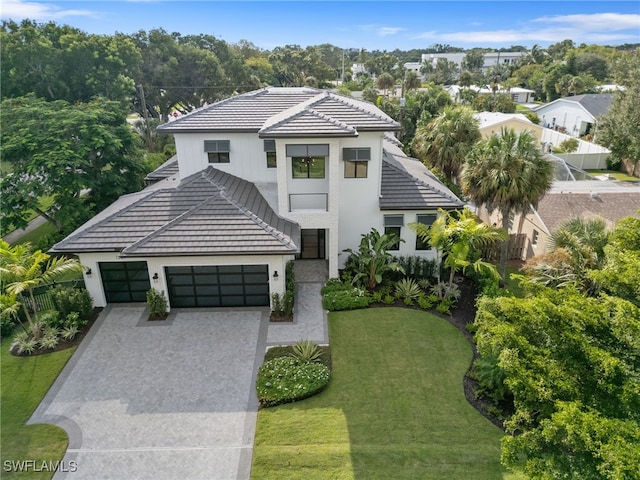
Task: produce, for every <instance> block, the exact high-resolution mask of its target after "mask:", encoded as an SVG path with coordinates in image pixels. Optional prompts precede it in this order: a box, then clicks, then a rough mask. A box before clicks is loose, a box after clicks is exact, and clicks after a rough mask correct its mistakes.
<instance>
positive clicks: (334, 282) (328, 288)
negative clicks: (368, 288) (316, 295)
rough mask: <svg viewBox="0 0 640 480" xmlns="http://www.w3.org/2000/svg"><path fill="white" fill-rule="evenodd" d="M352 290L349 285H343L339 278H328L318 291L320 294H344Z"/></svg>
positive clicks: (351, 286)
mask: <svg viewBox="0 0 640 480" xmlns="http://www.w3.org/2000/svg"><path fill="white" fill-rule="evenodd" d="M351 289H353V285H351V284H350V283H343V282H342V281H341V280H340V279H339V278H330V279H329V280H327V283H325V284H324V286H323V287H322V288H321V289H320V293H321V294H322V295H324V294H325V293H332V292H344V291H347V290H351Z"/></svg>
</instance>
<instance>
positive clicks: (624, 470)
mask: <svg viewBox="0 0 640 480" xmlns="http://www.w3.org/2000/svg"><path fill="white" fill-rule="evenodd" d="M527 288H528V289H529V292H528V295H527V296H526V297H525V298H515V297H499V298H489V297H484V298H482V299H480V300H479V301H478V313H477V316H476V321H475V324H476V327H477V332H476V336H475V338H476V343H477V347H478V352H479V354H480V356H481V358H482V359H484V360H485V361H487V362H494V363H495V364H496V366H497V367H498V368H499V369H500V370H501V371H502V373H503V375H504V385H505V386H506V387H507V388H508V390H509V391H510V393H511V394H512V395H513V403H514V409H515V411H514V413H513V415H511V416H510V417H509V418H508V419H507V420H506V421H505V423H504V425H505V429H506V436H505V437H504V438H503V441H502V462H503V463H504V464H505V465H506V466H507V467H511V468H518V469H522V470H523V471H524V473H525V474H526V475H527V476H528V477H530V478H580V479H612V480H613V479H621V478H638V476H639V475H640V449H639V448H638V445H640V381H639V380H640V363H638V358H640V340H639V339H640V309H639V308H637V307H635V306H634V305H632V304H631V303H629V302H627V301H625V300H622V299H620V298H616V297H607V296H603V297H600V298H588V297H585V296H584V295H582V294H580V293H578V292H576V291H575V290H572V289H561V290H553V289H549V288H545V287H540V286H537V287H533V286H531V285H529V286H528V287H527Z"/></svg>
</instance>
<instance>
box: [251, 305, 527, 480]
mask: <svg viewBox="0 0 640 480" xmlns="http://www.w3.org/2000/svg"><path fill="white" fill-rule="evenodd" d="M329 331H330V339H331V357H332V365H333V371H332V379H331V381H330V384H329V387H328V388H327V389H326V390H325V391H324V392H322V393H321V394H319V395H317V396H315V397H312V398H309V399H307V400H304V401H302V402H298V403H293V404H288V405H282V406H279V407H275V408H270V409H263V410H260V412H259V414H258V422H257V431H256V441H255V447H254V454H253V468H252V475H251V478H252V479H253V480H258V479H274V480H275V479H278V480H282V479H305V480H313V479H356V480H358V479H362V480H369V479H378V478H379V479H394V480H400V479H411V480H414V479H421V480H428V479H438V480H440V479H445V478H446V479H447V480H455V479H464V480H467V479H470V478H477V479H483V480H488V479H506V478H515V477H514V476H512V475H510V474H508V473H506V472H505V470H504V469H503V468H502V467H501V465H500V438H501V437H502V432H501V431H500V430H499V429H498V428H497V427H495V426H494V425H493V424H492V423H490V422H489V421H488V420H487V419H486V418H484V417H483V416H482V415H480V414H479V413H478V412H477V411H476V410H475V409H474V408H473V407H472V406H471V405H469V403H468V402H467V401H466V399H465V397H464V392H463V386H462V379H463V376H464V374H465V373H466V371H467V369H468V368H469V364H470V362H471V357H472V352H471V347H470V345H469V344H468V342H467V340H465V338H464V337H463V336H462V334H461V333H460V332H459V331H458V330H457V329H456V328H455V327H453V326H452V325H451V324H449V323H448V322H446V321H445V320H443V319H441V318H439V317H436V316H434V315H431V314H428V313H426V312H421V311H417V310H410V309H402V308H377V309H365V310H354V311H350V312H333V313H331V314H330V316H329Z"/></svg>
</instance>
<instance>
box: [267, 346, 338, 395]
mask: <svg viewBox="0 0 640 480" xmlns="http://www.w3.org/2000/svg"><path fill="white" fill-rule="evenodd" d="M329 377H330V374H329V369H328V368H327V367H326V366H324V365H322V364H321V363H315V362H301V361H300V360H298V359H297V358H293V357H278V358H274V359H273V360H268V361H266V362H264V363H263V364H262V366H261V367H260V368H259V369H258V377H257V380H256V389H257V392H258V400H259V401H260V405H261V406H262V407H273V406H276V405H281V404H283V403H291V402H295V401H298V400H303V399H305V398H308V397H310V396H312V395H315V394H316V393H318V392H320V391H321V390H322V389H324V388H325V387H326V386H327V384H328V383H329Z"/></svg>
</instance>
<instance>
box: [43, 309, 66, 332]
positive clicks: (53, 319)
mask: <svg viewBox="0 0 640 480" xmlns="http://www.w3.org/2000/svg"><path fill="white" fill-rule="evenodd" d="M40 321H41V322H43V323H44V324H45V325H46V326H48V327H54V328H62V327H63V324H64V321H63V320H62V318H60V313H59V312H57V311H55V310H47V311H46V312H41V313H40Z"/></svg>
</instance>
